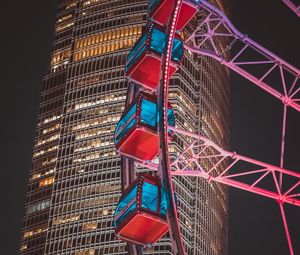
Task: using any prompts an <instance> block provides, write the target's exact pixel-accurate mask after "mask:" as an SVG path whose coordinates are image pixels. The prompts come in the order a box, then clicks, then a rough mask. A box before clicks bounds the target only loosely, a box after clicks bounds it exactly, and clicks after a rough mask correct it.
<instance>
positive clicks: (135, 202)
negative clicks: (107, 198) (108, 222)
mask: <svg viewBox="0 0 300 255" xmlns="http://www.w3.org/2000/svg"><path fill="white" fill-rule="evenodd" d="M166 213H167V202H166V197H165V194H164V192H162V189H161V185H160V179H159V178H158V177H157V176H151V175H148V174H141V175H139V176H138V178H137V179H136V180H135V182H134V183H132V185H131V186H130V187H129V188H128V189H127V190H126V191H125V192H124V193H123V195H122V197H121V199H120V202H119V204H118V206H117V208H116V210H115V213H114V227H115V233H116V235H117V236H118V237H119V238H120V239H122V240H125V241H127V242H131V243H134V244H140V245H148V244H153V243H155V242H156V241H157V240H158V239H159V238H161V237H162V236H163V235H164V234H165V233H166V232H167V231H168V223H167V220H166ZM145 226H147V227H145Z"/></svg>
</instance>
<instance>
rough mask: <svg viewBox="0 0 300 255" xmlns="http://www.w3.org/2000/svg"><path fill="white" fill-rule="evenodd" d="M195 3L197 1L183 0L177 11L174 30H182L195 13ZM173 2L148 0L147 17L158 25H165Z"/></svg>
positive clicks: (173, 0)
mask: <svg viewBox="0 0 300 255" xmlns="http://www.w3.org/2000/svg"><path fill="white" fill-rule="evenodd" d="M198 2H199V1H198ZM196 3H197V1H194V3H192V2H191V1H188V0H185V1H183V3H182V5H181V8H180V11H179V17H178V21H177V25H176V30H182V29H183V28H184V27H185V26H186V24H187V23H188V22H189V21H190V20H191V19H192V18H193V17H194V15H195V14H196V13H197V7H196ZM174 4H175V0H149V4H148V13H149V17H150V18H152V19H153V21H155V22H157V23H159V24H160V25H166V24H167V22H168V19H169V17H170V16H171V12H172V9H173V6H174Z"/></svg>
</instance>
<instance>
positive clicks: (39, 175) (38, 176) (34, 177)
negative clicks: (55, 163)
mask: <svg viewBox="0 0 300 255" xmlns="http://www.w3.org/2000/svg"><path fill="white" fill-rule="evenodd" d="M54 172H55V168H52V169H50V170H48V171H45V172H44V173H36V174H33V175H32V177H31V180H35V179H38V178H40V177H44V176H47V175H49V174H53V173H54Z"/></svg>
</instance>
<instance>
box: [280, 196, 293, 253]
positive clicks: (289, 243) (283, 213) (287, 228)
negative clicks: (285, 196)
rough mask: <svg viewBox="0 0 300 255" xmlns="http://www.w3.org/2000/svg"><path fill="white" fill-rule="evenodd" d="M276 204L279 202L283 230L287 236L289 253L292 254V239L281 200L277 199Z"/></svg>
mask: <svg viewBox="0 0 300 255" xmlns="http://www.w3.org/2000/svg"><path fill="white" fill-rule="evenodd" d="M278 204H279V207H280V213H281V217H282V221H283V225H284V230H285V234H286V238H287V241H288V245H289V249H290V255H294V250H293V244H292V240H291V236H290V231H289V227H288V224H287V221H286V216H285V211H284V207H283V202H282V201H279V202H278Z"/></svg>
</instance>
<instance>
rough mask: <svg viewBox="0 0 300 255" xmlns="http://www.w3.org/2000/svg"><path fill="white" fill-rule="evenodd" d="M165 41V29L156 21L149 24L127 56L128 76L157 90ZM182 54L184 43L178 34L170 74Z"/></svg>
mask: <svg viewBox="0 0 300 255" xmlns="http://www.w3.org/2000/svg"><path fill="white" fill-rule="evenodd" d="M165 43H166V34H165V32H164V29H163V28H162V27H160V26H159V25H157V24H155V23H150V24H148V26H147V27H146V29H145V32H144V34H143V35H142V36H141V38H140V39H139V40H138V41H137V42H136V44H135V45H134V46H133V48H132V50H131V51H130V53H129V54H128V56H127V60H126V75H127V77H128V78H129V79H130V80H132V81H134V82H136V83H138V84H140V85H142V86H144V87H145V88H147V89H150V90H155V89H156V87H157V86H158V84H159V81H160V70H161V55H162V52H163V50H164V47H165ZM182 56H183V44H182V41H181V38H180V36H179V35H178V34H177V35H176V37H175V39H174V42H173V49H172V56H171V64H170V75H172V74H173V73H174V72H175V71H176V70H177V68H178V65H179V63H180V61H181V59H182Z"/></svg>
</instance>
